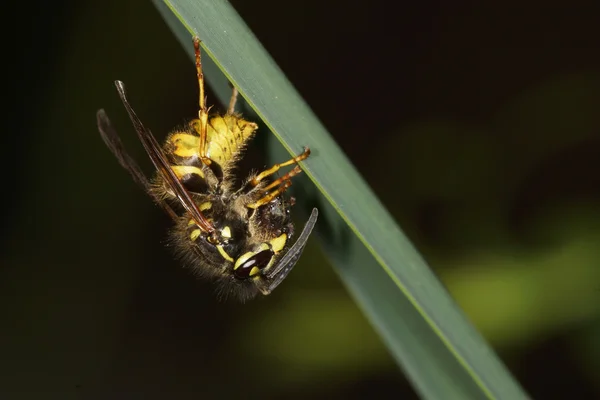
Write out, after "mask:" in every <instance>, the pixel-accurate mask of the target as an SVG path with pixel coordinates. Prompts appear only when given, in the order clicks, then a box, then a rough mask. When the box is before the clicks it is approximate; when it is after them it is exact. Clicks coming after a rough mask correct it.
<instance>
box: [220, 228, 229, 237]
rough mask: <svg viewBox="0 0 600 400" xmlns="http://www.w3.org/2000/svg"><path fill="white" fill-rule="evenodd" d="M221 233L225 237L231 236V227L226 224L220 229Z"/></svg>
mask: <svg viewBox="0 0 600 400" xmlns="http://www.w3.org/2000/svg"><path fill="white" fill-rule="evenodd" d="M221 235H222V236H223V237H224V238H227V239H229V238H231V228H229V227H228V226H226V227H225V228H223V229H221Z"/></svg>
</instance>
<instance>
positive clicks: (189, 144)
mask: <svg viewBox="0 0 600 400" xmlns="http://www.w3.org/2000/svg"><path fill="white" fill-rule="evenodd" d="M171 143H173V146H174V147H175V149H174V150H173V154H175V155H176V156H179V157H184V158H187V157H192V156H197V155H198V149H199V148H200V138H199V137H198V136H194V135H190V134H187V133H176V134H174V135H173V136H171Z"/></svg>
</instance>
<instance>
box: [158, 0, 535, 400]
mask: <svg viewBox="0 0 600 400" xmlns="http://www.w3.org/2000/svg"><path fill="white" fill-rule="evenodd" d="M155 3H156V5H157V7H158V8H159V10H160V11H161V12H162V13H163V15H164V16H165V19H166V20H167V22H168V23H169V24H170V26H171V27H172V29H173V31H174V32H175V33H176V35H177V36H178V38H179V39H180V40H181V41H182V44H183V45H184V48H185V49H186V50H187V51H189V52H190V53H191V45H190V44H191V36H192V34H197V35H198V36H200V38H201V39H202V40H203V47H204V49H205V54H207V55H208V56H209V57H210V58H212V59H213V60H215V61H216V66H217V67H218V69H220V70H221V72H222V73H217V72H216V71H215V65H214V64H209V63H208V62H205V64H206V67H205V70H206V76H207V79H208V80H209V83H210V84H211V86H213V88H215V90H216V92H217V93H219V96H220V97H221V99H220V100H221V101H223V102H225V101H226V98H227V97H228V95H229V89H228V88H227V80H230V81H231V82H232V83H233V84H234V85H235V86H236V87H238V89H239V91H240V93H241V94H242V96H243V97H244V98H245V99H246V100H247V102H248V104H249V105H250V107H252V109H253V110H254V111H255V112H256V114H257V115H258V116H259V117H260V118H261V119H262V120H263V121H264V123H265V124H266V125H267V126H268V127H269V129H271V131H272V132H273V133H274V134H275V136H276V137H277V138H278V139H279V140H280V141H281V143H282V144H283V146H284V147H285V149H286V150H287V151H288V152H290V153H297V152H299V151H300V150H301V149H302V146H303V145H308V146H310V147H311V149H312V150H313V155H312V156H311V158H310V159H309V161H308V162H305V163H304V165H303V169H304V171H305V172H306V174H307V176H308V177H309V178H310V179H311V180H312V182H313V183H314V186H313V185H308V186H306V190H307V191H308V192H311V190H312V193H313V195H314V197H313V198H312V201H313V202H315V203H317V204H318V206H319V208H320V211H321V212H320V215H321V221H320V223H319V229H320V232H321V234H320V239H321V241H322V243H323V245H324V247H325V249H326V251H327V254H328V256H329V257H330V258H331V260H332V261H333V263H334V265H335V266H336V267H337V270H338V273H339V274H340V276H341V277H342V279H343V280H344V282H345V284H346V285H347V287H348V288H349V290H350V291H351V293H352V295H353V296H354V298H355V299H356V301H357V303H358V304H359V306H360V307H361V308H362V309H363V311H364V312H365V314H366V315H367V317H368V318H369V320H370V321H371V322H372V323H373V324H374V326H375V327H376V329H377V331H378V332H379V333H380V334H381V336H382V338H383V340H384V342H385V343H386V345H387V346H388V348H389V349H390V351H391V353H392V354H393V356H394V357H395V358H396V360H397V361H398V362H399V364H400V365H401V366H402V367H403V369H404V371H405V372H406V374H407V376H408V377H409V379H410V380H411V381H412V382H413V384H414V386H415V388H416V390H417V391H418V392H419V393H420V394H421V396H423V397H424V398H429V399H450V398H461V399H465V398H473V399H475V398H510V399H520V398H526V397H527V396H526V394H525V393H524V392H523V391H522V389H521V388H520V386H519V384H518V383H517V382H516V381H515V380H514V379H513V378H512V377H511V376H510V374H509V373H508V372H507V370H506V369H505V367H504V366H503V365H502V363H501V362H500V361H499V360H498V358H497V356H496V355H495V354H494V353H493V351H491V349H490V348H489V346H488V345H487V344H486V343H485V341H484V340H483V339H482V338H481V336H480V335H479V333H478V332H477V331H476V330H475V329H474V328H473V327H472V325H471V324H470V323H469V322H468V321H467V319H466V318H465V317H464V315H463V313H462V311H461V310H460V309H458V307H457V306H456V304H455V303H454V301H453V300H452V299H451V298H450V296H449V295H448V293H447V291H446V290H445V289H444V288H443V286H442V285H441V284H440V283H439V281H438V280H437V279H436V277H435V276H434V275H433V273H432V272H431V271H430V269H429V267H428V266H427V265H426V263H425V262H424V260H423V259H422V257H421V256H420V255H419V254H418V252H417V251H416V250H415V249H414V247H413V246H412V245H411V243H410V242H409V241H408V240H407V239H406V237H405V236H404V234H403V233H402V231H401V230H400V229H399V228H398V227H397V225H396V224H395V223H394V220H393V218H392V217H391V216H390V215H389V214H388V213H387V211H386V210H385V209H384V207H383V206H382V205H381V203H380V202H379V200H378V199H377V198H376V197H375V196H374V195H373V193H372V192H371V190H370V189H369V187H368V186H367V185H366V183H365V182H364V181H363V179H362V178H361V177H360V175H359V174H358V172H357V171H356V170H355V168H354V166H353V165H352V164H351V163H350V162H349V161H348V159H347V158H346V157H345V156H344V154H343V153H342V152H341V151H340V149H339V148H338V146H337V145H336V143H335V142H334V141H333V140H332V139H331V136H330V135H329V133H328V132H326V130H325V129H324V128H323V126H322V125H321V124H320V123H319V121H318V120H317V118H316V117H315V116H314V114H313V113H312V112H311V110H310V109H309V107H308V106H307V105H306V104H305V102H304V101H303V100H302V98H300V96H299V95H298V93H297V92H296V91H295V90H294V88H293V87H292V85H291V84H290V82H289V81H288V80H287V79H286V77H285V76H284V74H283V73H282V71H281V70H280V69H279V68H278V67H277V65H276V64H275V63H274V61H273V60H272V59H271V58H270V57H269V55H268V54H267V53H266V51H265V50H264V49H263V48H262V46H261V45H260V43H259V42H258V41H257V39H256V38H255V37H254V35H253V34H252V33H251V32H250V30H249V29H248V27H247V26H246V25H245V24H244V22H243V21H242V20H241V19H240V17H239V16H238V14H237V13H236V12H235V10H233V8H231V6H230V5H229V4H228V3H227V2H226V1H224V0H170V1H164V2H163V1H160V0H155ZM207 59H208V57H205V60H207ZM314 187H316V188H317V189H318V192H317V191H316V190H315V189H314ZM309 198H310V196H309ZM299 200H300V199H299Z"/></svg>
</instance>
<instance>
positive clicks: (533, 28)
mask: <svg viewBox="0 0 600 400" xmlns="http://www.w3.org/2000/svg"><path fill="white" fill-rule="evenodd" d="M451 4H452V5H450V2H439V3H434V2H419V3H418V4H414V2H412V3H410V4H408V3H407V4H406V5H403V4H402V3H394V5H393V6H391V5H390V3H389V2H385V1H383V0H373V1H369V2H364V3H363V4H360V5H354V4H353V3H352V2H346V1H339V0H335V1H329V2H323V1H315V0H307V1H303V2H300V3H294V4H293V5H291V4H288V3H286V2H279V1H273V0H262V1H252V2H244V1H236V2H234V5H235V6H236V8H237V10H238V11H239V12H240V14H241V15H242V16H243V18H244V19H245V20H246V21H247V23H248V24H249V25H250V27H251V28H252V30H253V31H254V32H255V33H256V35H257V36H258V37H259V39H260V40H261V41H262V43H263V44H264V46H265V47H266V48H267V50H268V51H269V52H270V53H271V54H272V55H273V57H274V58H275V60H276V61H277V62H278V63H279V65H280V66H281V68H282V69H283V70H284V71H285V72H286V74H287V75H288V77H289V78H290V80H291V81H292V82H293V83H294V85H295V86H296V87H297V89H298V90H299V91H300V93H301V94H302V95H303V96H304V98H305V99H306V100H307V102H308V104H310V105H311V107H312V108H313V110H314V111H315V113H316V114H317V115H318V117H319V118H320V119H321V120H322V121H323V123H324V124H325V125H326V127H327V128H328V129H329V131H330V132H331V133H332V135H334V137H335V138H336V139H337V141H338V143H339V145H340V146H341V147H342V149H343V150H344V151H345V152H346V153H347V154H348V155H349V157H350V158H351V159H352V160H353V162H354V163H355V164H356V165H357V167H358V168H359V170H360V171H361V173H362V174H363V176H364V177H365V179H366V180H367V181H368V182H369V183H370V185H371V186H372V187H373V189H374V190H375V191H376V192H377V194H378V195H379V196H380V198H381V199H382V200H383V201H384V203H385V204H386V206H387V207H388V208H389V210H390V211H391V212H392V214H393V215H394V217H395V218H396V219H397V222H398V223H399V224H400V226H401V227H402V228H403V230H405V232H406V233H407V234H408V236H409V237H410V238H411V239H412V240H413V241H414V243H415V244H416V245H417V247H418V248H419V250H420V251H421V252H422V254H423V255H424V256H425V258H426V259H427V260H428V261H429V263H430V265H431V266H432V267H433V268H435V270H436V272H437V273H438V274H439V276H440V278H441V279H442V280H443V282H444V283H445V284H446V285H447V287H448V288H449V290H450V291H451V292H452V294H453V295H454V296H455V298H456V299H457V301H458V302H459V304H460V305H461V306H462V307H463V308H464V309H465V311H466V312H467V314H468V315H469V316H470V318H471V319H472V321H473V322H474V324H475V325H476V326H477V327H478V328H479V329H480V330H481V331H482V333H483V334H484V335H485V336H486V338H487V339H488V340H489V341H490V343H491V344H492V345H493V346H494V347H495V348H496V350H497V351H498V352H499V354H500V355H501V357H502V358H503V359H504V360H505V362H506V363H507V365H508V366H509V368H510V369H511V371H512V372H513V373H514V374H515V376H516V377H517V378H518V379H519V381H520V382H521V383H522V385H523V386H524V388H525V389H526V390H527V391H528V392H529V393H530V394H531V395H532V396H533V397H534V398H544V399H550V398H566V397H567V396H579V398H591V397H598V396H600V385H599V384H598V382H600V375H599V373H598V371H600V318H599V316H600V262H599V260H600V245H599V243H600V161H599V160H600V111H599V109H600V108H599V106H600V56H599V54H600V53H599V49H600V29H598V15H599V14H598V11H599V10H600V6H598V5H594V2H591V1H590V2H587V3H585V2H582V1H572V2H569V3H568V4H566V5H565V4H562V5H560V6H559V5H557V6H551V5H549V4H548V2H543V1H537V0H531V1H526V2H522V1H519V2H517V1H505V2H502V6H491V5H477V6H473V5H469V4H468V3H467V2H452V3H451ZM12 7H14V8H13V9H12V10H11V9H9V10H7V11H6V14H5V17H7V19H9V20H11V21H12V22H14V23H15V24H16V23H17V21H18V22H20V24H21V25H20V26H19V27H16V26H11V25H10V24H9V22H7V23H5V25H4V30H5V34H4V42H5V43H4V54H5V56H6V57H5V58H4V67H6V68H7V75H6V76H5V83H6V84H7V86H8V91H7V92H5V93H4V102H5V106H4V110H5V111H4V122H5V128H4V130H3V137H2V143H3V144H2V149H3V151H2V163H3V165H2V167H3V171H4V174H3V175H4V185H3V189H2V198H3V202H4V206H3V208H2V211H3V216H2V218H3V224H2V227H1V229H2V234H3V236H2V237H3V241H2V243H1V251H2V253H1V254H0V294H1V296H2V297H1V303H0V307H1V314H0V315H1V316H2V329H1V330H0V338H1V342H0V343H1V345H0V360H1V362H0V395H2V397H3V398H7V399H29V398H34V399H38V398H57V399H65V398H147V399H149V398H156V399H162V398H176V399H179V398H182V399H187V398H195V399H197V398H219V397H221V398H224V397H226V396H236V397H240V396H247V397H251V398H261V399H270V398H284V397H285V398H306V397H307V396H310V397H312V398H330V397H339V398H342V397H344V398H365V397H366V396H368V395H372V394H389V395H390V396H391V395H393V396H394V397H402V398H414V397H415V394H414V392H413V391H412V389H411V388H410V387H409V386H408V384H407V383H406V381H405V380H404V378H403V377H402V374H401V372H399V371H398V369H397V367H396V366H395V364H394V363H393V361H392V360H391V358H390V356H389V355H388V354H387V352H386V350H385V348H384V347H383V345H382V344H381V342H380V340H379V339H378V337H377V336H376V335H375V333H374V332H373V330H372V329H371V328H370V326H369V325H368V323H367V321H366V320H365V318H364V317H363V316H362V314H361V313H360V311H359V310H358V309H357V308H356V305H355V304H354V303H353V302H352V300H351V299H350V298H349V297H348V295H347V294H346V292H345V290H344V288H343V287H342V286H341V284H340V283H339V281H338V279H337V277H336V275H335V273H334V272H333V270H332V269H331V267H330V266H329V265H328V263H327V261H326V260H325V258H324V257H323V255H322V254H321V252H320V250H319V246H318V243H316V241H315V240H312V242H311V243H310V245H309V247H308V249H307V251H306V254H305V256H304V257H303V259H302V261H301V262H300V263H299V264H298V266H297V267H296V270H295V271H294V273H293V274H291V275H290V278H289V279H288V280H286V282H285V283H284V284H283V285H282V286H281V288H280V289H279V290H277V291H275V293H274V294H273V295H271V296H269V298H265V299H258V300H256V301H254V302H251V303H248V304H245V305H239V304H236V303H232V302H226V303H223V302H219V301H217V299H216V298H215V296H214V292H213V288H212V287H211V285H210V284H209V283H205V282H202V281H197V280H195V279H193V278H192V277H191V275H190V274H189V272H188V271H186V270H184V269H182V268H181V267H180V266H179V264H178V263H177V262H176V261H174V260H173V257H172V254H171V252H170V250H169V249H168V248H165V246H164V245H163V244H162V243H163V242H164V238H165V232H166V230H167V228H168V226H169V221H168V220H167V218H166V217H165V216H164V215H163V214H162V213H161V211H160V210H159V209H158V208H156V207H153V206H152V204H151V202H150V201H149V200H148V198H147V197H146V196H145V195H144V193H142V192H141V191H140V190H139V189H138V188H137V187H136V186H135V185H134V184H133V183H132V182H131V181H130V179H129V177H128V176H127V175H126V174H125V173H124V172H123V171H122V170H121V169H120V167H119V166H118V164H117V163H116V162H115V160H114V159H113V157H112V155H111V154H110V153H109V152H108V151H107V149H106V148H105V147H104V145H103V143H102V142H101V140H100V138H99V136H98V134H97V131H96V126H95V112H96V110H97V109H98V108H100V107H104V108H106V110H107V112H108V113H109V115H110V116H111V118H112V119H113V121H114V123H115V125H116V126H117V127H118V129H119V130H120V132H121V133H122V135H123V136H124V137H125V139H126V142H127V143H126V144H127V145H128V148H129V149H130V151H131V153H132V154H133V155H134V156H135V157H136V158H137V159H138V160H140V162H141V164H142V165H143V166H144V167H145V168H147V170H148V171H150V170H151V169H150V168H149V167H150V165H149V164H150V163H149V162H148V161H147V160H146V159H145V155H144V154H143V151H142V149H141V146H140V145H139V144H138V143H137V142H136V140H135V136H134V134H133V129H132V128H131V126H130V124H129V121H128V120H127V117H126V114H125V111H124V109H123V108H122V105H121V104H120V101H119V99H118V96H117V94H116V92H115V90H114V86H113V85H112V81H113V80H114V79H121V80H123V81H124V82H126V83H127V85H128V89H129V92H130V95H131V97H132V101H134V104H135V106H136V110H137V111H138V114H139V115H140V116H141V117H142V119H143V120H144V122H145V123H146V124H147V126H149V127H151V129H152V130H153V132H155V133H156V134H157V135H158V136H161V137H162V134H163V133H166V132H167V131H168V130H170V129H171V128H172V127H173V126H175V125H177V124H179V123H181V122H182V121H183V119H184V118H190V117H192V116H193V115H195V114H196V112H197V109H196V107H197V85H196V79H195V72H194V69H193V65H192V63H191V62H190V60H189V59H188V58H187V56H186V55H185V53H184V52H183V51H182V49H181V47H180V45H179V44H178V43H177V42H176V40H175V38H174V36H173V35H172V34H171V32H170V31H169V30H168V29H167V27H166V25H165V24H164V23H163V22H162V19H161V17H160V16H159V15H158V13H157V12H156V11H155V9H154V8H153V6H152V5H151V4H150V3H149V2H144V1H141V0H131V1H117V0H109V1H105V2H102V3H99V2H75V1H63V2H52V3H51V4H47V3H45V2H41V1H39V2H28V3H22V4H13V5H12ZM209 95H210V93H209ZM262 134H263V135H265V134H266V133H262ZM259 143H260V141H259ZM259 147H260V146H258V145H256V146H253V147H252V148H251V149H250V154H249V156H248V157H249V160H254V161H256V163H255V164H254V166H255V167H259V166H260V165H261V163H263V162H262V161H261V157H260V155H261V154H262V152H261V149H260V148H259ZM115 394H119V395H118V396H115Z"/></svg>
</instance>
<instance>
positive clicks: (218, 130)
mask: <svg viewBox="0 0 600 400" xmlns="http://www.w3.org/2000/svg"><path fill="white" fill-rule="evenodd" d="M190 125H191V126H193V127H194V130H195V131H196V132H194V133H189V132H175V133H173V134H172V135H171V136H170V137H169V139H168V143H167V146H168V147H170V148H171V151H172V152H173V155H175V156H177V157H180V158H183V159H187V158H195V159H199V158H200V136H199V131H200V121H199V120H194V121H192V122H191V124H190ZM257 128H258V126H257V125H256V124H255V123H254V122H249V121H246V120H244V119H242V118H240V117H238V116H236V115H224V116H215V117H212V118H210V119H209V120H208V129H207V135H206V156H207V157H208V158H210V159H211V160H212V161H215V162H217V163H218V164H219V165H220V166H221V168H223V170H227V169H229V168H230V167H231V164H232V163H235V161H237V159H238V154H239V153H240V151H241V150H243V149H244V147H245V146H246V143H247V142H248V140H250V139H251V138H252V136H253V135H254V133H255V132H256V129H257Z"/></svg>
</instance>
